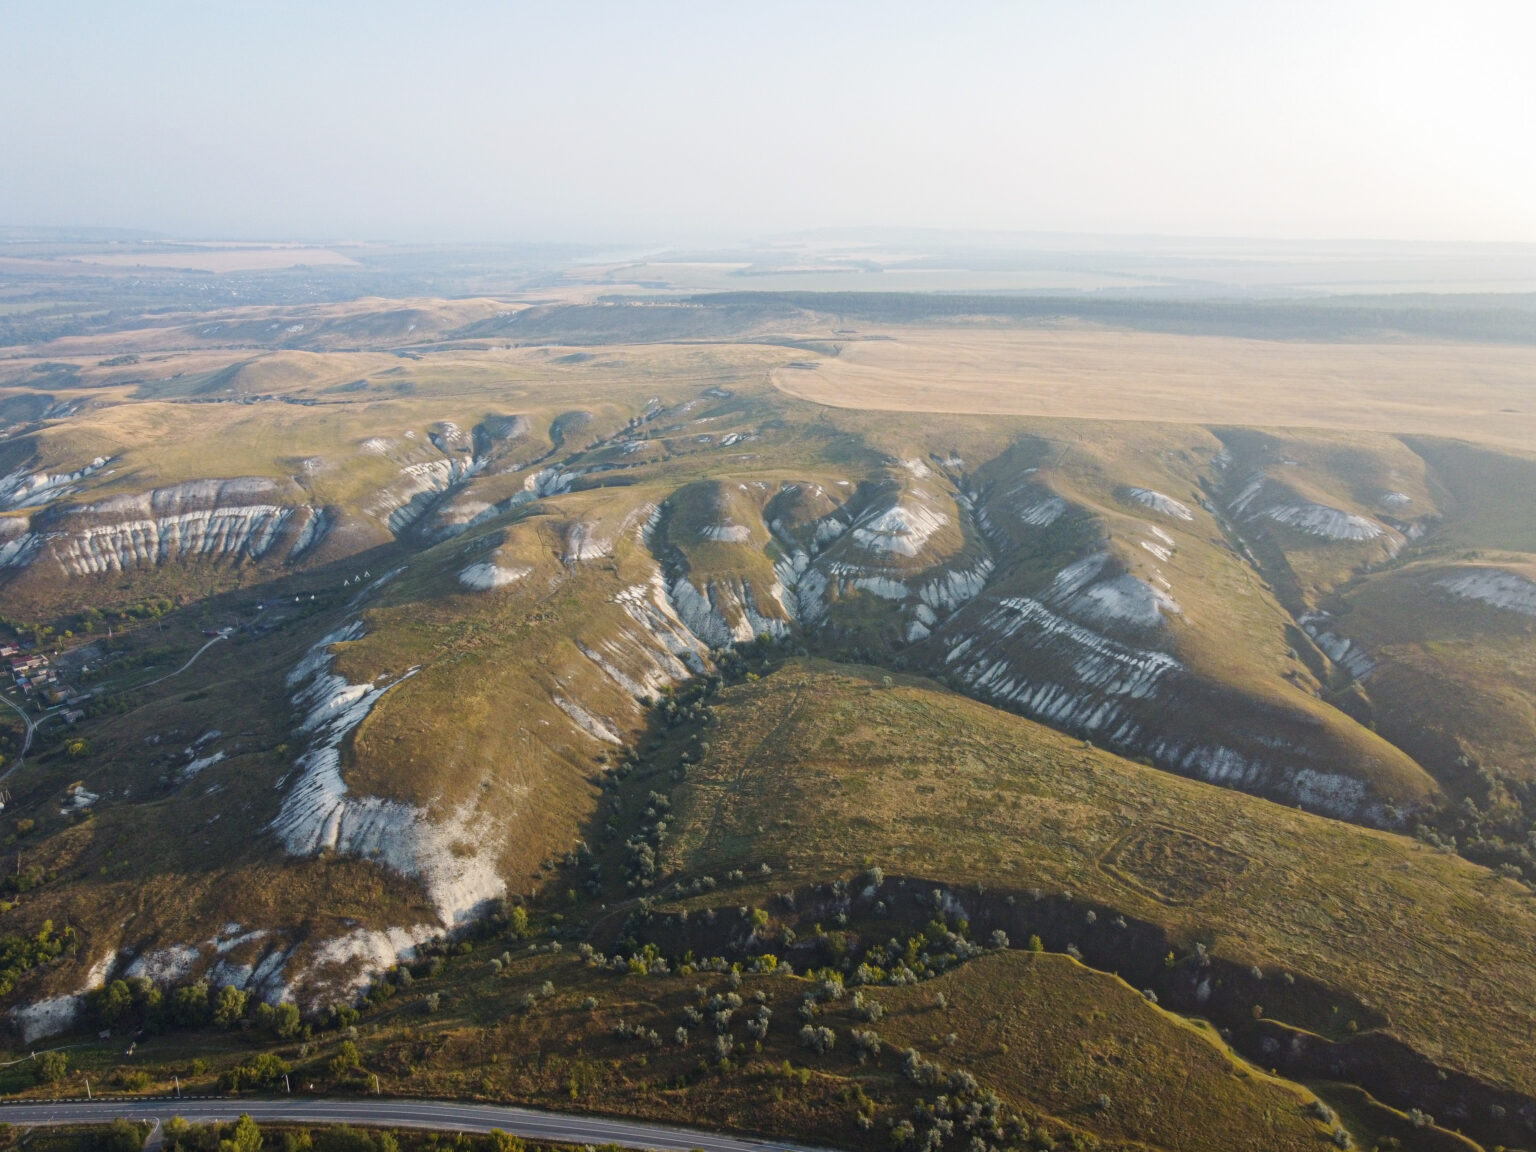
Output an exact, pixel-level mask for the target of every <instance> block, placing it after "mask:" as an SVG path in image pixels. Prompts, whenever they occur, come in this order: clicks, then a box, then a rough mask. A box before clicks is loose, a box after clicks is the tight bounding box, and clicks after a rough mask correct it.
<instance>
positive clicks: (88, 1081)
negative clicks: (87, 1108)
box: [85, 1076, 91, 1100]
mask: <svg viewBox="0 0 1536 1152" xmlns="http://www.w3.org/2000/svg"><path fill="white" fill-rule="evenodd" d="M85 1098H86V1099H87V1100H89V1099H91V1078H90V1077H89V1076H87V1077H86V1078H85Z"/></svg>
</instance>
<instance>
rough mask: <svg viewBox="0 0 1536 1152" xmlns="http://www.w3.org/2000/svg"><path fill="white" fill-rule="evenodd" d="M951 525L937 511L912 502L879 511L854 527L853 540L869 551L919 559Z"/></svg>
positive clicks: (860, 519) (870, 514) (898, 503)
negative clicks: (926, 546) (931, 541)
mask: <svg viewBox="0 0 1536 1152" xmlns="http://www.w3.org/2000/svg"><path fill="white" fill-rule="evenodd" d="M948 523H949V517H948V516H946V515H944V513H942V512H940V511H938V510H937V509H935V508H930V507H928V506H927V505H926V504H921V503H918V502H916V501H911V500H899V501H897V502H896V503H894V504H891V505H888V506H887V507H884V508H880V507H876V508H873V509H871V510H870V511H869V512H867V513H866V514H865V515H863V516H861V517H860V518H859V519H858V520H857V521H855V523H854V525H853V534H852V537H853V540H854V542H855V543H856V544H858V545H859V546H860V547H861V548H864V549H865V550H866V551H869V552H875V553H886V554H894V555H898V556H916V555H917V554H918V553H919V552H921V551H922V550H923V545H924V544H925V543H927V541H928V538H929V537H930V536H932V535H933V534H934V533H935V532H937V531H939V529H941V528H943V527H944V526H945V525H946V524H948Z"/></svg>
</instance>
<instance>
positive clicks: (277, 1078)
mask: <svg viewBox="0 0 1536 1152" xmlns="http://www.w3.org/2000/svg"><path fill="white" fill-rule="evenodd" d="M286 1075H288V1065H287V1064H285V1063H284V1062H283V1061H282V1060H281V1059H280V1058H279V1057H277V1056H276V1055H274V1054H273V1053H271V1052H262V1053H260V1054H258V1055H256V1056H252V1057H251V1058H250V1059H249V1060H247V1061H246V1062H245V1063H244V1064H242V1065H240V1066H239V1067H238V1068H230V1069H227V1070H226V1071H225V1072H224V1073H223V1074H222V1075H220V1077H219V1086H220V1087H221V1088H223V1089H224V1090H225V1091H239V1090H240V1089H241V1088H276V1087H277V1086H278V1085H279V1084H281V1083H282V1081H283V1077H284V1076H286Z"/></svg>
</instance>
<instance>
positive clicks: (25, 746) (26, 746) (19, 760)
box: [0, 696, 37, 780]
mask: <svg viewBox="0 0 1536 1152" xmlns="http://www.w3.org/2000/svg"><path fill="white" fill-rule="evenodd" d="M0 702H3V703H4V704H5V705H6V706H7V707H8V708H10V710H11V711H12V712H14V713H16V715H18V716H20V717H21V720H22V723H24V724H25V725H26V726H27V737H26V739H25V740H23V741H22V742H21V753H20V754H19V755H18V756H17V757H16V763H14V764H12V765H11V766H10V767H9V768H7V769H6V770H5V772H4V773H0V780H4V779H5V778H6V777H7V776H9V775H10V774H11V773H12V772H14V771H16V769H18V768H20V767H21V766H22V765H23V764H25V763H26V762H27V753H28V752H29V751H31V749H32V732H33V730H34V729H35V728H36V727H37V725H36V724H34V723H32V717H30V716H28V715H27V714H26V712H25V711H24V710H22V709H21V708H19V707H17V706H16V704H14V703H13V702H12V701H11V699H10V697H8V696H0Z"/></svg>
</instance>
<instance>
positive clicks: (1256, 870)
mask: <svg viewBox="0 0 1536 1152" xmlns="http://www.w3.org/2000/svg"><path fill="white" fill-rule="evenodd" d="M714 709H715V712H716V716H717V722H716V726H715V727H714V728H713V729H712V730H711V731H710V733H709V750H708V753H707V755H705V756H704V757H703V759H702V761H701V763H699V764H698V765H697V766H696V767H691V768H689V769H688V775H687V780H686V782H685V783H683V784H682V785H679V786H677V787H676V788H675V789H674V790H673V792H672V802H671V804H672V807H671V811H672V813H673V814H674V819H673V821H672V831H671V835H670V836H669V837H668V840H667V844H666V849H665V852H664V853H663V856H662V859H661V863H662V873H661V876H660V878H659V888H660V890H661V892H662V893H663V895H664V896H665V895H676V896H681V894H683V893H686V892H687V891H689V890H690V888H691V885H689V884H687V883H686V882H687V881H689V880H690V879H691V878H696V877H697V876H698V875H699V874H700V873H701V872H704V871H709V872H712V873H714V874H716V875H718V874H720V873H722V872H724V871H725V870H728V869H730V868H733V867H734V868H754V867H756V862H758V861H766V862H768V863H770V864H771V866H772V872H773V878H772V880H771V881H769V882H768V883H769V884H771V885H772V887H773V889H774V890H783V889H784V888H785V887H786V886H789V887H794V886H795V885H806V884H812V883H816V882H818V881H820V880H823V879H827V878H830V877H835V876H839V875H847V874H848V873H849V871H850V870H852V871H854V872H857V871H858V870H860V869H863V868H867V867H868V862H869V861H873V862H875V863H878V864H880V865H881V866H882V867H883V868H884V869H885V871H886V872H887V873H888V874H901V875H911V876H914V877H916V878H917V879H918V881H919V883H920V884H922V885H926V884H930V883H938V884H946V885H949V886H951V888H950V891H951V892H952V898H953V900H954V901H955V902H956V904H957V906H959V907H961V908H963V909H968V910H969V911H968V913H966V914H968V915H969V916H970V917H971V919H972V921H973V923H980V922H982V913H983V910H984V909H993V910H994V912H995V914H998V915H1001V914H1002V913H1003V911H1004V910H1005V909H1004V907H1003V905H1004V904H1006V905H1007V907H1012V906H1013V904H1014V901H1013V899H1012V897H1010V899H1009V900H1008V901H1006V902H1005V901H1003V900H1002V896H1003V895H1005V894H1013V895H1015V896H1017V898H1018V900H1019V901H1020V902H1021V903H1022V905H1023V907H1021V912H1022V911H1024V910H1025V908H1027V902H1028V900H1029V899H1035V900H1038V899H1040V898H1041V897H1040V893H1070V896H1068V897H1064V898H1063V899H1064V900H1066V901H1070V903H1063V904H1062V905H1061V908H1060V909H1059V910H1057V911H1054V912H1052V913H1051V915H1052V916H1055V917H1057V919H1055V920H1050V921H1048V922H1049V923H1051V924H1053V925H1055V928H1054V929H1053V931H1058V932H1061V931H1065V932H1068V933H1072V934H1071V935H1066V936H1065V939H1066V940H1073V939H1075V940H1076V941H1077V942H1078V944H1080V945H1081V946H1082V947H1083V948H1084V949H1089V948H1090V947H1097V946H1098V945H1096V944H1094V943H1093V942H1094V941H1099V942H1100V944H1102V946H1103V948H1105V949H1107V950H1108V951H1107V952H1105V953H1103V954H1104V955H1114V954H1115V946H1114V939H1115V938H1116V937H1115V930H1114V925H1112V924H1111V923H1110V921H1111V920H1112V919H1113V917H1114V916H1115V915H1117V914H1123V915H1124V916H1126V917H1132V918H1136V919H1137V920H1139V921H1142V922H1146V923H1150V924H1155V925H1158V926H1160V927H1161V928H1162V929H1164V930H1165V931H1166V932H1167V933H1168V934H1169V938H1170V939H1172V940H1173V941H1175V942H1177V943H1178V944H1179V945H1180V947H1182V948H1186V949H1192V948H1193V944H1194V943H1195V942H1196V941H1199V942H1201V943H1202V946H1203V947H1204V948H1206V949H1208V950H1209V952H1210V955H1211V957H1212V958H1213V959H1214V960H1216V961H1218V962H1221V963H1223V964H1224V965H1226V966H1225V967H1223V968H1222V969H1221V970H1220V972H1219V973H1214V975H1219V976H1220V981H1219V982H1225V984H1226V985H1227V986H1229V987H1230V988H1231V989H1232V990H1233V991H1234V992H1235V994H1236V997H1237V1004H1238V1005H1243V1008H1242V1010H1243V1011H1246V1003H1260V1004H1262V1005H1263V1011H1264V1016H1265V1018H1275V1019H1278V1020H1280V1021H1289V1022H1291V1023H1293V1024H1295V1025H1298V1026H1300V1027H1304V1028H1307V1029H1311V1030H1314V1031H1322V1032H1326V1033H1328V1034H1330V1035H1333V1036H1335V1037H1336V1038H1337V1039H1339V1040H1343V1039H1345V1038H1347V1037H1349V1036H1353V1035H1356V1034H1357V1033H1356V1031H1355V1027H1350V1028H1346V1027H1344V1025H1345V1021H1346V1019H1347V1018H1346V1017H1344V1016H1340V1015H1337V1014H1336V1013H1337V1012H1339V1011H1340V1009H1339V1007H1338V1006H1339V1005H1340V1004H1344V1005H1346V1007H1345V1008H1344V1009H1343V1010H1344V1011H1347V1012H1349V1013H1353V1014H1354V1019H1355V1020H1356V1026H1357V1027H1358V1028H1359V1029H1361V1030H1364V1031H1369V1032H1374V1031H1382V1032H1385V1033H1387V1034H1390V1035H1392V1036H1394V1037H1397V1038H1399V1039H1401V1040H1402V1041H1404V1042H1405V1043H1407V1044H1408V1045H1410V1046H1411V1047H1412V1048H1413V1049H1415V1050H1416V1051H1417V1052H1419V1053H1422V1054H1423V1055H1425V1056H1427V1057H1429V1058H1430V1059H1432V1060H1435V1061H1437V1062H1440V1063H1441V1064H1443V1065H1445V1066H1447V1067H1449V1068H1451V1069H1456V1070H1460V1071H1462V1072H1466V1073H1470V1074H1472V1075H1473V1076H1475V1077H1479V1078H1482V1079H1483V1080H1484V1081H1485V1082H1487V1083H1489V1084H1498V1085H1504V1086H1508V1087H1511V1088H1515V1089H1517V1090H1518V1091H1520V1092H1522V1093H1525V1094H1527V1096H1529V1095H1530V1094H1531V1093H1532V1092H1533V1091H1536V1080H1533V1079H1532V1077H1531V1075H1530V1072H1529V1068H1530V1066H1531V1065H1530V1061H1529V1059H1528V1055H1529V1045H1530V1041H1529V1039H1528V1037H1527V1036H1525V1034H1524V1032H1523V1031H1522V1029H1521V1026H1520V1023H1519V1022H1520V1020H1521V1019H1522V1018H1523V1016H1524V1014H1525V1013H1526V1012H1528V1011H1530V1010H1532V1009H1533V1006H1531V1005H1527V1006H1526V1007H1523V1008H1522V1007H1519V1006H1518V1005H1520V1004H1522V1003H1524V1002H1525V1001H1526V1000H1528V999H1529V997H1530V995H1531V988H1530V983H1529V981H1528V980H1527V979H1526V978H1525V967H1526V961H1525V956H1526V953H1527V951H1528V949H1529V948H1530V946H1531V944H1532V942H1533V941H1536V917H1533V913H1532V911H1531V908H1530V906H1529V900H1528V899H1527V898H1526V897H1525V896H1524V895H1522V890H1521V889H1520V888H1518V887H1517V886H1516V885H1513V884H1510V883H1507V882H1500V881H1498V880H1495V879H1494V878H1493V877H1492V876H1491V875H1490V874H1489V873H1488V872H1486V871H1485V870H1483V869H1480V868H1478V867H1476V866H1474V865H1471V864H1468V863H1466V862H1464V861H1461V860H1457V859H1456V858H1454V857H1451V856H1447V855H1444V854H1440V853H1435V852H1432V851H1429V850H1428V849H1426V848H1424V847H1423V846H1421V845H1419V844H1416V843H1415V842H1414V841H1412V840H1409V839H1406V838H1402V837H1398V836H1394V835H1390V834H1386V833H1381V832H1374V831H1369V830H1365V829H1361V828H1357V827H1353V826H1350V825H1346V824H1339V823H1335V822H1333V821H1329V820H1325V819H1320V818H1318V817H1314V816H1310V815H1308V814H1305V813H1302V812H1298V811H1296V810H1294V809H1285V808H1281V807H1277V806H1275V805H1271V804H1267V803H1265V802H1263V801H1261V800H1256V799H1253V798H1250V797H1246V796H1242V795H1239V794H1236V793H1233V792H1229V791H1224V790H1221V789H1212V788H1209V787H1206V786H1204V785H1201V784H1198V783H1193V782H1188V781H1183V780H1179V779H1176V778H1174V777H1172V776H1170V775H1168V774H1167V773H1161V772H1157V771H1154V770H1152V769H1149V768H1145V767H1142V766H1139V765H1136V764H1133V763H1130V762H1128V761H1125V760H1122V759H1119V758H1117V757H1114V756H1112V755H1109V754H1107V753H1105V752H1101V751H1098V750H1095V749H1090V748H1085V747H1083V746H1082V745H1081V744H1080V743H1078V742H1074V741H1071V740H1069V739H1067V738H1065V737H1063V736H1061V735H1060V734H1058V733H1055V732H1053V731H1051V730H1050V729H1047V728H1044V727H1042V726H1040V725H1037V724H1034V723H1032V722H1030V721H1028V720H1025V719H1023V718H1019V717H1014V716H1009V715H1007V714H1006V713H1002V712H999V711H997V710H995V709H989V708H987V707H986V706H984V705H981V704H978V703H976V702H973V701H969V700H966V699H965V698H963V697H960V696H957V695H955V694H952V693H948V692H944V691H941V690H937V689H935V688H934V687H932V686H930V685H928V684H926V683H924V682H921V681H917V680H910V681H908V680H903V681H901V682H900V683H898V684H896V685H894V686H889V687H887V686H883V685H882V681H881V678H880V677H879V676H878V675H874V674H871V672H870V671H869V670H867V669H857V668H850V667H843V666H832V665H827V664H822V663H819V662H814V661H813V662H808V663H807V662H794V661H791V662H790V663H788V664H786V665H785V667H784V668H783V669H782V670H780V671H779V672H777V673H775V674H774V675H773V676H772V677H769V678H766V679H764V680H763V681H761V682H758V683H748V684H743V685H741V686H740V687H737V688H732V689H729V690H727V691H726V692H724V693H723V694H722V695H721V697H720V698H719V700H718V703H716V704H715V705H714ZM1215 829H1219V830H1220V831H1219V835H1215V836H1213V834H1212V830H1215ZM1030 890H1034V893H1035V894H1034V895H1033V896H1029V895H1027V894H1028V893H1029V892H1030ZM988 893H992V894H994V895H993V896H992V897H988V896H987V894H988ZM926 895H927V890H926V888H925V887H920V888H919V889H918V891H917V892H915V893H913V894H912V896H911V897H908V896H906V895H903V894H901V893H899V892H897V891H895V890H891V891H889V892H888V893H887V895H886V901H887V903H888V904H892V905H895V904H896V903H898V902H903V901H906V900H908V899H909V898H910V899H916V898H918V897H925V896H926ZM1050 907H1051V908H1056V905H1050ZM1074 908H1075V909H1076V913H1075V915H1076V917H1077V920H1076V923H1077V924H1078V927H1077V928H1076V929H1073V928H1071V927H1070V925H1071V923H1073V921H1072V920H1071V919H1070V914H1071V912H1072V909H1074ZM1043 909H1044V906H1042V912H1043ZM1084 913H1096V915H1094V914H1090V915H1088V916H1087V917H1086V921H1085V920H1084ZM824 914H825V913H824ZM1063 916H1066V917H1068V918H1065V919H1063V918H1062V917H1063ZM1095 921H1097V922H1098V924H1099V925H1100V927H1099V928H1095V927H1094V926H1093V925H1094V924H1095ZM1041 922H1042V923H1046V922H1047V921H1041ZM1035 930H1036V931H1039V930H1040V929H1035ZM1012 934H1013V932H1012V930H1010V935H1012ZM876 939H877V940H878V936H877V937H876ZM1123 939H1124V940H1125V941H1129V939H1130V937H1124V938H1123ZM1447 940H1454V941H1455V947H1454V948H1448V947H1447V946H1446V941H1447ZM1387 941H1390V946H1386V943H1385V942H1387ZM869 942H870V941H868V940H867V938H864V939H860V940H859V941H858V945H857V946H858V947H863V946H865V944H867V943H869ZM1020 942H1022V941H1020ZM1053 946H1055V945H1053ZM1127 946H1128V944H1126V943H1123V944H1122V946H1121V951H1122V954H1123V953H1124V949H1125V947H1127ZM1153 947H1154V948H1155V947H1156V945H1155V944H1154V945H1153ZM1164 947H1166V944H1165V945H1164ZM1160 959H1161V954H1160V953H1158V954H1156V955H1154V956H1152V957H1151V958H1150V960H1151V964H1150V967H1152V968H1154V969H1155V968H1157V967H1159V966H1160V965H1159V961H1160ZM1254 966H1256V967H1254ZM1250 967H1253V975H1252V976H1251V977H1250V976H1249V975H1248V969H1249V968H1250ZM1282 974H1289V977H1283V975H1282ZM1307 988H1310V989H1311V991H1306V992H1304V991H1303V990H1304V989H1307ZM1330 1002H1331V1003H1332V1005H1334V1007H1331V1008H1330V1007H1329V1006H1328V1005H1329V1004H1330ZM1215 1007H1216V1001H1214V1000H1213V1001H1212V1002H1211V1005H1210V1008H1211V1010H1215ZM1468 1099H1469V1100H1470V1099H1471V1097H1469V1098H1468Z"/></svg>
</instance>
